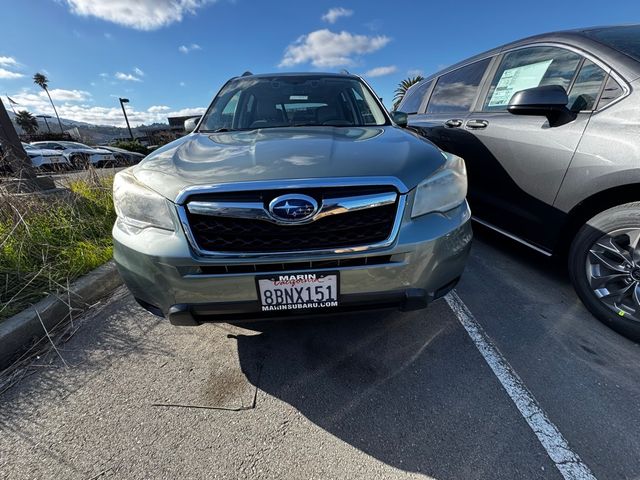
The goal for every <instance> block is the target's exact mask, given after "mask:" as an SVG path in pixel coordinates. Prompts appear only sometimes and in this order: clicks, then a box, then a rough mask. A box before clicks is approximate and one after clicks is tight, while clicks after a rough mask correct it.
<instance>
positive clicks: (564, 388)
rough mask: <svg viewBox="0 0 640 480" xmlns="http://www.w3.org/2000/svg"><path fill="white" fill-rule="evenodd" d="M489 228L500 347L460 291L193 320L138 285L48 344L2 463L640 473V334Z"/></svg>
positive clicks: (5, 474)
mask: <svg viewBox="0 0 640 480" xmlns="http://www.w3.org/2000/svg"><path fill="white" fill-rule="evenodd" d="M475 233H476V237H475V240H474V246H473V250H472V257H471V259H470V262H469V265H468V267H467V270H466V272H465V275H464V277H463V281H462V282H461V284H460V285H459V287H458V288H457V296H458V297H459V299H460V300H461V302H463V303H464V305H466V308H467V309H468V310H467V312H468V314H469V315H471V317H472V318H473V320H474V322H477V325H479V327H480V329H481V330H484V337H483V338H484V339H485V340H487V341H488V342H490V344H489V345H490V346H491V348H492V349H493V350H491V351H489V352H487V351H486V350H484V351H482V345H480V348H479V347H478V345H477V343H478V339H477V338H475V339H474V338H472V335H469V333H468V330H467V329H465V327H464V326H463V323H464V322H463V321H461V318H460V312H454V310H452V308H451V307H450V304H449V303H448V302H447V301H446V300H441V301H438V302H436V303H434V304H433V305H431V306H430V308H429V309H427V310H423V311H418V312H409V313H399V312H377V313H373V314H372V313H366V314H358V315H349V316H342V317H331V318H323V319H319V318H309V319H308V321H287V322H263V323H254V324H247V325H242V326H231V325H227V324H209V325H204V326H201V327H198V328H176V327H172V326H170V325H169V324H168V323H167V322H166V321H164V320H162V319H157V318H155V317H152V316H151V315H149V314H146V313H144V312H143V311H142V310H141V309H139V308H138V307H137V306H136V305H135V303H134V302H133V300H132V299H131V297H130V296H129V295H128V294H127V293H126V291H125V290H124V289H123V288H121V289H119V290H118V291H116V292H115V294H114V295H113V296H112V297H111V298H110V299H108V300H107V301H105V302H103V303H101V304H100V305H99V306H96V308H94V309H93V310H92V311H91V312H90V313H88V314H87V315H85V316H84V317H83V318H82V319H76V322H77V327H78V328H77V331H76V333H75V334H74V335H73V337H72V338H71V339H70V340H69V341H68V342H66V343H64V344H62V345H60V346H59V353H60V355H61V356H62V357H63V358H64V360H65V362H66V363H67V364H68V366H67V367H65V366H64V365H63V364H62V361H61V360H60V359H59V358H58V357H57V355H56V354H55V352H51V353H50V354H49V355H50V357H46V358H40V359H35V360H34V363H33V364H32V365H31V366H29V367H27V368H25V369H24V370H23V373H24V374H25V376H24V378H23V379H22V380H21V381H20V382H19V383H18V384H16V385H14V386H13V387H11V388H10V389H8V390H7V391H5V392H4V393H3V394H2V395H1V396H0V402H1V403H0V405H1V408H0V476H1V477H2V478H11V479H14V478H15V479H18V478H72V479H76V478H77V479H92V478H93V479H96V478H127V479H133V478H167V479H168V478H318V479H320V478H322V479H324V478H341V479H351V478H362V479H365V478H366V479H371V478H435V479H461V478H474V479H475V478H478V479H484V478H487V479H489V478H491V479H515V478H554V479H558V478H563V476H564V478H592V477H595V478H598V479H613V478H638V477H640V455H638V454H639V451H640V448H639V446H640V371H639V370H638V368H637V365H638V364H639V363H640V362H639V361H640V349H639V347H638V345H636V344H634V343H632V342H630V341H629V340H627V339H625V338H623V337H621V336H619V335H617V334H616V333H614V332H612V331H611V330H609V329H608V328H606V327H605V326H603V325H601V324H600V323H599V322H598V321H596V320H595V319H594V318H593V317H591V316H590V315H589V314H588V313H587V312H586V310H585V309H584V307H583V306H582V305H581V303H580V302H579V301H578V299H577V298H576V296H575V294H574V293H573V290H572V288H571V286H570V284H569V282H568V279H567V278H566V275H565V273H564V271H563V269H562V266H559V265H556V264H555V263H553V262H552V261H551V260H548V259H546V258H544V257H541V256H540V255H538V254H536V253H534V252H531V251H529V250H527V249H526V248H524V247H521V246H519V245H518V244H515V243H513V242H511V241H509V240H506V239H503V238H501V237H498V236H496V235H495V234H493V233H491V232H488V231H486V230H484V229H483V228H481V227H478V226H476V227H475ZM449 301H450V302H451V298H450V299H449ZM462 320H464V319H462ZM467 320H468V319H467ZM492 355H494V357H492ZM495 355H498V356H499V357H500V358H501V359H503V360H504V361H506V363H505V364H504V365H503V366H505V365H506V367H505V368H506V369H507V370H508V372H507V373H508V374H509V375H516V376H517V377H515V378H516V379H519V380H521V382H522V384H521V385H520V390H518V388H516V387H518V386H517V385H516V386H515V387H514V385H512V384H510V383H509V378H511V379H513V378H514V377H507V378H506V379H505V376H504V375H501V374H500V371H499V369H498V373H496V369H495V368H493V369H492V367H490V362H491V358H495ZM487 358H489V361H487ZM50 359H52V363H51V364H50V363H49V360H50ZM494 367H495V365H494ZM514 388H515V393H514ZM523 389H524V394H525V397H524V401H525V403H526V405H525V406H524V407H523V406H522V401H523V400H522V398H520V397H517V395H520V394H523V391H522V390H523ZM514 395H515V396H516V397H514ZM514 398H515V402H514ZM518 402H520V403H518ZM531 402H533V404H534V406H535V407H536V408H538V409H539V410H537V411H536V412H537V413H535V414H534V415H530V418H526V415H524V414H523V408H524V409H525V410H526V408H528V407H531V406H532V403H531ZM518 405H520V406H518ZM203 407H207V408H203ZM211 407H215V408H211ZM541 417H544V418H545V419H546V420H545V421H548V423H547V424H545V423H544V422H542V423H540V418H541ZM532 425H534V426H535V425H543V426H544V425H546V427H549V428H547V429H543V431H538V432H537V433H535V432H534V428H532ZM551 427H553V428H551ZM558 438H560V439H561V440H563V441H564V442H565V443H562V442H561V443H560V444H559V445H558V444H555V447H554V444H553V441H555V440H558ZM550 444H551V447H549V445H550ZM554 448H556V449H560V450H563V451H564V453H567V452H568V454H570V455H569V456H572V458H574V459H578V461H579V465H580V466H581V468H582V467H584V468H583V469H582V470H581V469H574V470H567V469H566V468H563V463H562V461H558V459H557V456H555V455H556V454H557V453H558V452H557V451H553V449H554ZM550 449H551V451H550ZM565 450H566V451H565ZM562 454H563V453H562V452H561V455H562ZM567 471H569V475H573V477H571V476H567V475H568V474H567Z"/></svg>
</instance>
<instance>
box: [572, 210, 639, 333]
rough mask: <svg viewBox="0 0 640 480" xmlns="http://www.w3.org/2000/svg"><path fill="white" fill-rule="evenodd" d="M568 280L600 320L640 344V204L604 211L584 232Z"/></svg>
mask: <svg viewBox="0 0 640 480" xmlns="http://www.w3.org/2000/svg"><path fill="white" fill-rule="evenodd" d="M569 275H570V277H571V282H572V283H573V286H574V288H575V290H576V292H577V294H578V296H579V297H580V299H581V300H582V302H583V303H584V304H585V306H586V307H587V308H588V309H589V311H590V312H591V313H592V314H593V315H594V316H595V317H596V318H597V319H598V320H600V321H601V322H603V323H604V324H606V325H608V326H609V327H611V328H612V329H614V330H615V331H617V332H618V333H621V334H622V335H624V336H626V337H628V338H630V339H632V340H635V341H637V342H639V341H640V202H633V203H627V204H624V205H618V206H616V207H613V208H610V209H608V210H605V211H604V212H601V213H599V214H598V215H596V216H595V217H593V218H592V219H590V220H589V221H588V222H587V223H586V224H585V225H584V226H583V227H582V228H581V229H580V231H579V232H578V234H577V235H576V237H575V238H574V240H573V243H572V244H571V249H570V251H569Z"/></svg>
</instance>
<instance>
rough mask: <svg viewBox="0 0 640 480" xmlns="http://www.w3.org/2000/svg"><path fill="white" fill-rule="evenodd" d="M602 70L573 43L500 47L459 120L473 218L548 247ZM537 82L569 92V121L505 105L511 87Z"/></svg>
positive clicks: (558, 225) (558, 224)
mask: <svg viewBox="0 0 640 480" xmlns="http://www.w3.org/2000/svg"><path fill="white" fill-rule="evenodd" d="M605 76H606V73H605V72H604V70H602V69H601V68H600V67H598V66H597V65H596V64H594V63H593V62H592V61H590V60H587V59H585V58H584V57H583V56H582V55H580V54H578V53H576V52H575V51H572V50H569V49H567V48H563V47H559V46H549V45H540V46H527V47H524V48H519V49H516V50H513V51H510V52H506V53H504V54H503V55H502V56H501V58H500V60H499V64H498V66H497V68H496V69H495V73H494V74H493V75H491V77H492V78H491V79H490V80H489V81H488V82H487V85H485V88H484V89H483V94H482V95H481V98H479V100H478V102H477V104H476V107H475V109H474V111H473V112H472V113H471V114H470V115H468V117H467V119H466V120H465V122H464V127H463V129H464V131H465V132H466V133H467V134H468V137H467V138H468V139H469V140H468V141H467V143H466V145H465V148H464V152H461V156H463V157H464V159H465V161H466V164H467V170H468V173H469V201H470V204H471V207H472V211H473V214H474V216H475V217H476V219H478V220H480V221H483V222H485V223H488V224H490V225H491V226H494V227H498V228H499V229H502V230H505V231H506V232H508V233H510V234H513V235H516V236H517V237H519V238H521V239H523V240H526V241H527V242H529V243H531V244H534V245H537V246H539V247H542V248H544V249H549V248H551V247H552V246H553V244H554V242H555V239H556V238H557V236H558V234H559V230H560V228H561V225H562V224H563V222H564V220H565V215H564V214H563V213H562V212H560V211H558V210H556V209H554V208H553V203H554V200H555V198H556V195H557V193H558V191H559V189H560V185H561V184H562V180H563V178H564V176H565V173H566V172H567V169H568V167H569V164H570V163H571V159H572V157H573V154H574V152H575V150H576V147H577V146H578V143H579V141H580V138H581V137H582V134H583V133H584V130H585V127H586V126H587V123H588V121H589V118H590V115H591V111H592V110H593V108H594V105H595V101H596V99H597V97H598V95H599V93H600V89H601V86H602V82H603V80H604V78H605ZM541 85H560V86H562V87H563V88H564V89H565V90H567V91H568V92H570V96H569V104H568V105H567V106H568V107H569V108H570V109H572V110H573V111H575V118H574V119H573V120H572V121H569V122H567V123H564V124H561V125H550V124H549V121H548V120H547V118H546V117H543V116H527V115H525V116H520V115H518V116H516V115H512V114H510V113H509V112H508V111H507V106H508V105H509V101H510V99H511V97H512V96H513V94H514V93H516V92H517V91H520V90H524V89H526V88H532V87H537V86H541Z"/></svg>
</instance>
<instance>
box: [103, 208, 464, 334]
mask: <svg viewBox="0 0 640 480" xmlns="http://www.w3.org/2000/svg"><path fill="white" fill-rule="evenodd" d="M409 210H410V209H407V210H406V211H405V214H404V218H403V220H402V225H401V227H400V230H399V232H398V235H397V237H396V239H395V241H394V243H393V244H392V245H391V246H389V247H385V248H380V249H376V250H367V251H363V252H350V253H340V254H335V253H333V254H322V255H314V254H309V253H306V254H296V255H291V254H289V255H283V256H277V257H275V258H274V256H272V255H271V256H268V257H264V258H248V259H247V258H235V259H232V260H231V259H214V258H202V257H197V256H196V255H195V254H194V253H193V251H192V250H191V248H190V247H189V244H188V242H187V239H186V237H185V234H184V232H183V231H182V230H181V229H177V230H176V231H175V232H167V231H163V230H157V229H153V228H147V229H144V230H142V231H140V232H138V233H136V234H132V233H128V232H127V231H126V228H122V226H121V225H120V224H119V222H116V224H115V225H114V228H113V238H114V259H115V261H116V264H117V265H118V269H119V271H120V274H121V276H122V278H123V279H124V281H125V283H126V285H127V287H128V288H129V290H130V291H131V293H132V294H133V296H134V297H135V298H136V300H137V301H138V302H139V303H140V304H141V305H142V306H143V307H145V308H146V309H147V310H149V311H151V312H152V313H155V314H157V315H162V316H167V317H168V318H169V319H170V320H171V322H172V323H174V324H180V325H184V324H197V323H199V322H201V321H210V320H213V321H233V320H236V321H237V320H247V319H251V318H255V317H260V318H269V317H270V316H271V315H269V314H265V313H260V306H259V304H258V294H257V291H256V284H255V276H256V273H255V272H247V270H251V269H254V270H257V271H259V272H260V273H259V274H260V275H265V274H269V273H278V274H282V273H300V272H304V271H305V270H307V269H308V270H312V271H322V270H323V268H317V267H313V265H318V264H319V263H318V262H329V263H330V262H335V261H336V260H340V262H341V265H343V266H339V267H337V268H336V267H335V266H331V267H330V268H326V270H339V272H340V298H339V302H340V307H337V310H338V311H351V310H362V309H369V308H386V307H391V308H400V309H405V310H407V309H415V308H423V307H425V306H426V305H427V303H428V302H429V301H431V300H433V299H435V298H438V297H439V296H442V295H444V294H445V293H446V292H447V291H448V290H450V289H451V288H453V286H454V285H455V283H456V282H457V280H458V279H459V278H460V276H461V274H462V271H463V270H464V266H465V263H466V259H467V256H468V253H469V248H470V244H471V237H472V232H471V225H470V211H469V207H468V205H467V203H466V202H464V203H463V204H461V205H460V206H459V207H456V208H454V209H453V210H451V211H449V212H447V213H446V214H440V213H432V214H428V215H423V216H422V217H419V218H416V219H411V218H410V212H409ZM364 257H367V258H371V259H375V261H371V264H363V263H367V260H365V259H364ZM345 260H346V261H345ZM310 261H312V262H313V263H312V264H311V265H309V262H310ZM350 263H351V264H354V265H356V266H349V264H350ZM306 265H308V266H306ZM220 266H224V267H225V268H224V269H225V270H226V271H228V273H227V272H226V271H225V272H224V273H219V268H216V267H220ZM271 266H273V267H274V268H275V267H276V266H277V270H273V271H269V270H268V268H270V267H271ZM265 268H266V269H265ZM212 271H213V272H215V273H211V272H212ZM236 272H243V273H236ZM333 311H335V310H333ZM331 312H332V310H329V309H327V310H321V311H319V313H331ZM308 313H315V312H311V311H296V312H295V313H294V314H292V315H296V316H300V315H301V314H304V315H306V314H308ZM276 314H277V316H279V317H282V316H286V314H283V312H276Z"/></svg>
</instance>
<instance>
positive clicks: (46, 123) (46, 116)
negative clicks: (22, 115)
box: [36, 115, 51, 133]
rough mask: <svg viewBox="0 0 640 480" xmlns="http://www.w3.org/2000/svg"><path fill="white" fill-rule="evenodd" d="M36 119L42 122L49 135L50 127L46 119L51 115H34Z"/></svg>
mask: <svg viewBox="0 0 640 480" xmlns="http://www.w3.org/2000/svg"><path fill="white" fill-rule="evenodd" d="M36 117H38V118H42V119H43V120H44V124H45V125H46V126H47V131H48V132H49V133H51V127H49V122H47V118H51V115H36Z"/></svg>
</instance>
